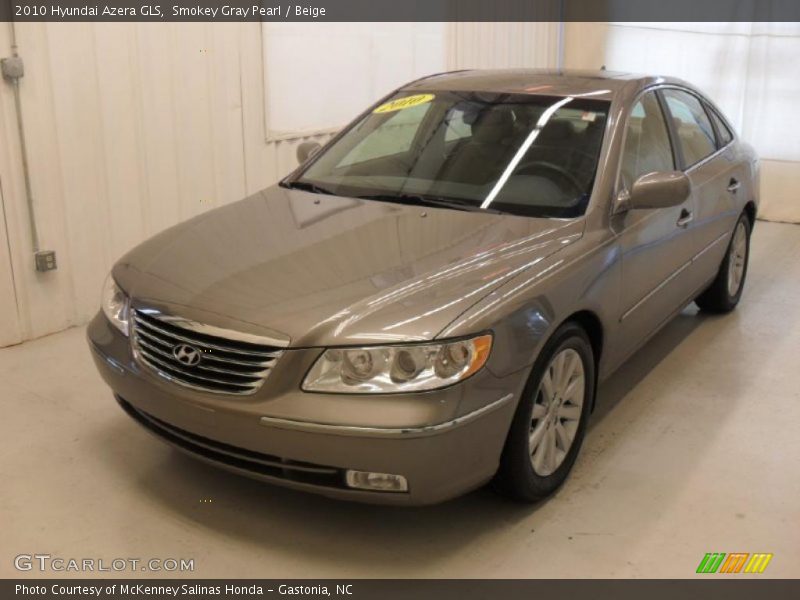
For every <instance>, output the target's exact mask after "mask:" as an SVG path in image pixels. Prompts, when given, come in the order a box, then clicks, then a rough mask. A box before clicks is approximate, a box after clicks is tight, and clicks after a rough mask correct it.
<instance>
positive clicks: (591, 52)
mask: <svg viewBox="0 0 800 600" xmlns="http://www.w3.org/2000/svg"><path fill="white" fill-rule="evenodd" d="M565 31H566V34H565V49H566V50H565V54H566V56H565V65H566V67H568V68H587V69H597V68H599V67H600V66H601V65H603V64H605V65H606V66H607V67H608V68H609V69H610V70H621V71H633V72H659V73H663V74H666V75H675V76H678V77H682V78H684V79H686V80H688V81H691V82H692V83H695V84H696V85H698V86H699V87H700V88H701V89H703V90H704V91H705V92H706V93H708V94H709V96H710V97H711V98H712V99H714V100H715V101H716V102H717V103H718V104H719V105H720V107H721V108H722V109H723V110H724V111H725V113H726V115H727V116H728V117H729V118H730V119H731V120H732V121H733V123H734V125H735V126H736V128H737V130H738V131H739V132H740V133H741V134H742V136H743V137H744V138H745V139H746V140H748V141H749V142H751V143H752V144H753V145H754V146H755V148H756V150H757V151H758V152H759V154H760V156H761V200H762V203H761V208H760V211H759V217H760V218H763V219H766V220H773V221H786V222H792V223H800V202H798V201H797V193H796V190H797V189H798V187H800V161H799V159H800V137H798V136H797V135H795V134H794V129H793V128H792V127H791V126H790V127H789V128H788V129H787V123H789V124H791V116H790V115H792V113H793V110H792V109H793V107H794V105H795V104H796V97H797V93H798V89H800V83H798V80H797V77H795V76H794V73H793V72H792V71H791V70H787V65H788V64H789V63H791V62H792V60H794V59H795V58H796V57H797V55H798V49H800V26H798V24H797V23H616V24H615V23H568V24H567V25H566V28H565Z"/></svg>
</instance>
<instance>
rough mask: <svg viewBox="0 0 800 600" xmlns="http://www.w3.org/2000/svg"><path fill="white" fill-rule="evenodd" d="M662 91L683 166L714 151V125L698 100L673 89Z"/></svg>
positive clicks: (693, 162) (695, 162)
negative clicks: (675, 132)
mask: <svg viewBox="0 0 800 600" xmlns="http://www.w3.org/2000/svg"><path fill="white" fill-rule="evenodd" d="M663 93H664V99H665V100H666V102H667V107H668V108H669V112H670V113H671V116H672V120H673V123H674V124H675V131H677V132H678V140H679V142H680V145H681V150H682V151H683V162H684V164H683V166H684V168H689V167H691V166H692V165H695V164H697V163H698V162H700V161H701V160H703V159H704V158H706V157H707V156H709V155H711V154H713V153H714V152H715V151H716V149H717V140H716V137H715V135H714V127H713V126H712V125H711V121H710V120H709V118H708V115H707V114H706V111H705V109H704V108H703V105H702V104H701V103H700V100H698V99H697V98H696V97H695V96H693V95H692V94H690V93H688V92H684V91H681V90H675V89H666V90H664V92H663Z"/></svg>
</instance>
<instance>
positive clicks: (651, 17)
mask: <svg viewBox="0 0 800 600" xmlns="http://www.w3.org/2000/svg"><path fill="white" fill-rule="evenodd" d="M0 20H3V21H10V20H14V21H65V22H69V21H143V22H146V21H153V22H159V21H164V22H168V21H173V22H174V21H184V22H188V21H206V22H213V21H220V22H226V21H227V22H230V21H276V22H277V21H287V22H314V21H320V22H373V21H382V22H387V21H388V22H392V21H394V22H398V21H405V22H433V21H435V22H447V21H505V22H511V21H618V22H631V21H649V22H658V21H683V22H693V21H704V22H709V21H762V22H763V21H773V22H774V21H800V1H798V0H302V1H301V2H298V3H290V2H282V1H281V0H274V1H270V0H228V1H227V2H226V1H225V0H167V1H166V2H159V1H158V0H156V1H153V2H145V1H143V0H105V1H95V0H83V1H81V0H50V1H47V0H38V1H37V0H2V3H0Z"/></svg>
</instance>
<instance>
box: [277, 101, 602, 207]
mask: <svg viewBox="0 0 800 600" xmlns="http://www.w3.org/2000/svg"><path fill="white" fill-rule="evenodd" d="M608 108H609V103H608V102H606V101H602V100H596V99H589V98H573V97H552V96H538V95H528V94H498V93H477V92H438V91H437V92H435V93H414V94H409V93H407V92H401V93H398V94H397V95H396V96H394V97H393V98H391V99H390V100H389V101H387V102H384V103H383V104H381V105H380V106H378V107H377V108H375V109H373V110H372V111H371V112H370V113H368V114H367V115H366V116H365V117H363V118H362V119H361V120H360V121H358V122H356V123H354V124H353V125H352V126H351V127H350V129H349V130H347V131H346V132H345V133H344V135H342V137H340V138H339V139H338V140H337V141H336V142H335V143H334V144H333V145H331V146H330V147H329V148H327V149H326V150H325V151H324V152H323V153H322V154H321V155H320V156H319V157H318V158H316V159H315V160H314V161H313V162H312V163H311V164H310V165H309V166H308V167H307V168H306V169H305V170H304V171H302V172H301V173H300V175H299V177H297V178H296V179H295V180H294V181H291V182H289V183H288V185H290V186H291V185H295V186H297V187H303V188H304V189H308V190H311V191H316V192H320V193H333V194H337V195H341V196H352V197H358V198H373V199H377V200H384V201H396V202H404V203H416V204H426V202H427V203H429V204H435V205H437V206H442V205H444V206H452V207H454V208H461V209H466V210H480V209H483V210H492V211H501V212H507V213H512V214H518V215H526V216H537V217H576V216H580V215H582V214H583V212H584V211H585V209H586V204H587V203H588V201H589V196H590V194H591V190H592V184H593V182H594V177H595V171H596V169H597V160H598V156H599V154H600V145H601V143H602V140H603V132H604V130H605V124H606V118H607V115H608Z"/></svg>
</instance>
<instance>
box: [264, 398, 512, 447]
mask: <svg viewBox="0 0 800 600" xmlns="http://www.w3.org/2000/svg"><path fill="white" fill-rule="evenodd" d="M513 398H514V394H506V395H505V396H503V397H502V398H500V399H499V400H495V401H494V402H491V403H490V404H487V405H486V406H483V407H481V408H479V409H477V410H474V411H472V412H470V413H467V414H465V415H461V416H460V417H456V418H455V419H451V420H449V421H445V422H444V423H437V424H435V425H424V426H420V427H365V426H361V425H332V424H329V423H315V422H312V421H297V420H293V419H282V418H279V417H261V418H260V419H259V422H260V423H261V425H264V426H265V427H275V428H277V429H289V430H292V431H302V432H305V433H322V434H329V435H347V436H357V437H381V438H386V437H389V438H403V439H408V438H415V437H424V436H428V435H435V434H437V433H442V432H444V431H448V430H450V429H453V428H455V427H460V426H462V425H466V424H467V423H471V422H472V421H474V420H475V419H477V418H479V417H481V416H483V415H485V414H488V413H490V412H493V411H495V410H497V409H498V408H500V407H502V406H504V405H505V404H507V403H508V402H510V401H511V400H512V399H513Z"/></svg>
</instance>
